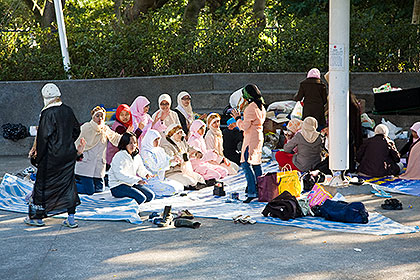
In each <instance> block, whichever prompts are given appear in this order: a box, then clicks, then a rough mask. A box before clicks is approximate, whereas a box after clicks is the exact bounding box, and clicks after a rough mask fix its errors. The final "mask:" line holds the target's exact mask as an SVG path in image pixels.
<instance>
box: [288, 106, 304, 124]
mask: <svg viewBox="0 0 420 280" xmlns="http://www.w3.org/2000/svg"><path fill="white" fill-rule="evenodd" d="M302 115H303V107H302V102H296V105H295V108H293V111H292V113H291V114H290V118H292V119H299V120H301V119H302Z"/></svg>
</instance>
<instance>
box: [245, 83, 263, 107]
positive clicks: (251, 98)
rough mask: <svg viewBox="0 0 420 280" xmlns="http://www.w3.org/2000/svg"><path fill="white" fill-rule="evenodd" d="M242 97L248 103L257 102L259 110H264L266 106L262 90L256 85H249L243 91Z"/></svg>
mask: <svg viewBox="0 0 420 280" xmlns="http://www.w3.org/2000/svg"><path fill="white" fill-rule="evenodd" d="M242 96H243V98H244V99H245V100H247V101H248V102H255V104H257V106H258V108H259V109H260V110H262V105H264V104H265V103H264V98H263V97H262V95H261V91H260V89H259V88H258V87H257V86H256V85H254V84H248V85H246V86H245V87H244V88H243V89H242Z"/></svg>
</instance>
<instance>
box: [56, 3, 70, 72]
mask: <svg viewBox="0 0 420 280" xmlns="http://www.w3.org/2000/svg"><path fill="white" fill-rule="evenodd" d="M54 9H55V17H56V19H57V26H58V35H59V38H60V48H61V55H62V56H63V64H64V71H66V73H68V71H69V70H70V57H69V51H68V49H67V47H68V45H67V36H66V26H65V25H64V16H63V6H62V5H61V0H54ZM67 75H68V78H69V79H70V78H71V76H70V75H69V74H67Z"/></svg>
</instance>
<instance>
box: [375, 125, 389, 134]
mask: <svg viewBox="0 0 420 280" xmlns="http://www.w3.org/2000/svg"><path fill="white" fill-rule="evenodd" d="M378 134H382V135H384V136H388V134H389V128H388V127H387V126H386V125H384V124H378V125H377V126H376V127H375V135H378Z"/></svg>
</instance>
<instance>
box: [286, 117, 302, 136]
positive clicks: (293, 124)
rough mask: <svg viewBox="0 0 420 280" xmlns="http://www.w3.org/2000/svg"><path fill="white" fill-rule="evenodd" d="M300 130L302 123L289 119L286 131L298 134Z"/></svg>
mask: <svg viewBox="0 0 420 280" xmlns="http://www.w3.org/2000/svg"><path fill="white" fill-rule="evenodd" d="M301 128H302V121H301V120H299V119H291V120H290V121H289V122H288V123H287V129H288V130H290V131H291V132H293V133H296V132H298V131H299V130H300V129H301Z"/></svg>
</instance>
